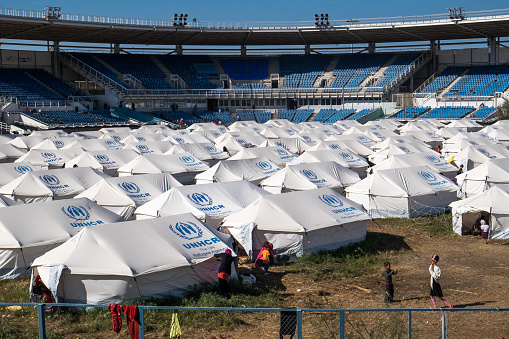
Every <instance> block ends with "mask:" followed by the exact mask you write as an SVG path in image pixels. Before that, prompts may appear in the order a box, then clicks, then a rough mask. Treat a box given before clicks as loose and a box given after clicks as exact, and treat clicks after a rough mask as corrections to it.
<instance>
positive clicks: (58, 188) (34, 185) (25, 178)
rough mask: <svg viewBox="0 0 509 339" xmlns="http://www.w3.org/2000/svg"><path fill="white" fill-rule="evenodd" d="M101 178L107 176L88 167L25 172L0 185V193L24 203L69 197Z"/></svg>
mask: <svg viewBox="0 0 509 339" xmlns="http://www.w3.org/2000/svg"><path fill="white" fill-rule="evenodd" d="M103 178H109V177H108V176H107V175H106V174H104V173H101V172H97V171H95V170H93V169H92V168H90V167H81V168H65V169H52V170H47V171H38V172H27V173H25V174H24V175H22V176H20V177H18V178H16V179H14V180H13V181H11V182H10V183H8V184H7V185H4V186H2V187H0V194H4V195H6V196H8V197H9V198H11V199H14V200H16V201H23V202H25V203H32V202H41V201H47V200H59V199H70V198H72V197H74V196H76V195H78V194H79V193H81V192H83V191H84V190H86V189H87V188H89V187H91V186H92V185H94V184H95V183H97V182H99V181H100V180H101V179H103Z"/></svg>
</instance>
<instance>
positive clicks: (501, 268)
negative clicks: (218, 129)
mask: <svg viewBox="0 0 509 339" xmlns="http://www.w3.org/2000/svg"><path fill="white" fill-rule="evenodd" d="M450 220H451V216H450V214H445V215H442V216H438V217H424V218H416V219H412V220H407V219H383V220H381V219H380V220H376V221H374V222H370V225H369V228H368V234H367V237H366V240H365V241H363V242H362V243H358V244H354V245H352V246H349V247H347V248H342V249H339V250H336V251H331V252H321V253H316V254H310V255H305V256H303V257H301V258H300V260H299V261H298V262H295V263H285V264H281V265H278V266H274V267H272V268H271V273H270V275H269V276H264V275H263V271H262V270H261V269H252V268H250V267H247V266H245V265H242V266H241V268H240V270H241V273H243V272H245V273H253V274H254V275H255V276H256V277H257V278H258V280H259V283H258V284H255V285H248V284H240V283H235V284H233V285H232V289H233V291H234V293H233V296H232V298H231V299H228V300H227V299H224V298H223V297H221V296H220V295H219V294H218V290H217V289H216V287H211V288H210V289H209V290H203V291H196V292H194V293H191V294H189V295H188V296H187V297H185V298H183V299H180V298H167V299H158V300H145V301H143V302H141V303H140V304H142V305H172V306H200V307H206V306H214V307H217V306H220V307H269V308H278V307H285V308H287V307H288V308H290V307H297V308H384V307H398V308H399V307H401V308H410V307H412V308H429V307H430V306H431V301H430V300H429V297H428V292H429V287H428V286H429V273H428V271H427V269H428V266H429V258H430V257H431V255H432V254H435V253H437V254H440V256H441V258H442V259H441V262H440V266H441V267H442V270H443V280H442V286H443V289H444V293H445V295H446V297H447V298H448V300H449V301H450V302H451V303H453V304H454V305H455V306H456V307H464V308H473V307H499V308H501V307H508V306H509V302H508V299H507V287H506V286H509V284H508V283H509V277H508V275H507V273H508V272H507V270H508V269H509V258H508V256H507V250H508V248H507V246H506V245H508V244H509V243H508V242H505V241H488V242H487V241H485V240H482V239H479V238H473V237H459V236H457V235H456V234H453V233H452V227H451V224H450ZM385 261H390V262H391V263H392V265H393V267H396V268H399V273H398V275H396V276H395V277H394V283H395V290H396V294H395V298H396V300H397V301H396V302H395V303H394V304H390V305H386V304H384V302H383V297H384V286H383V276H382V271H383V262H385ZM28 288H29V282H28V280H27V279H24V280H6V281H0V301H3V302H16V301H19V302H26V301H28ZM172 313H173V311H159V310H148V311H147V312H146V319H145V324H146V325H145V326H146V327H145V330H146V337H147V338H155V337H161V338H162V337H168V336H169V334H170V324H171V315H172ZM469 313H470V312H469ZM178 316H179V321H180V325H181V327H182V331H183V338H251V337H253V338H254V337H277V336H278V335H277V334H278V330H279V314H278V313H276V312H269V313H249V312H227V311H224V312H218V311H207V312H198V311H179V312H178ZM440 316H441V314H440V313H436V312H433V313H430V312H426V313H424V312H421V313H420V314H415V316H414V317H413V324H414V327H413V335H414V337H416V338H436V337H439V336H440ZM47 317H48V318H47V319H46V324H47V328H48V338H73V339H75V338H80V339H82V338H125V337H128V336H129V335H128V332H127V326H126V320H125V318H124V326H123V329H122V331H121V333H120V334H116V333H114V332H113V331H112V330H111V313H110V312H109V311H107V310H105V309H94V310H89V311H72V310H64V311H62V312H56V313H53V314H48V315H47ZM406 317H407V315H406V314H400V313H376V314H375V313H374V312H370V313H351V314H348V315H347V318H346V319H347V323H346V324H347V327H346V330H347V334H348V337H349V338H402V337H406V336H407V332H406V331H407V318H406ZM506 317H507V314H500V313H496V312H495V313H491V314H482V313H478V314H476V315H473V314H467V313H465V312H462V313H458V312H456V313H452V314H450V315H449V323H450V328H449V333H450V334H451V336H452V335H454V337H462V338H469V337H472V338H481V337H492V338H497V337H498V338H502V337H508V336H509V325H507V324H506V321H505V320H504V319H505V318H506ZM473 318H474V319H479V320H481V319H482V320H483V321H482V323H478V324H476V322H475V321H474V322H473V321H472V319H473ZM338 323H339V319H338V314H335V313H309V314H304V315H303V335H304V337H306V338H334V337H337V333H338ZM479 324H482V326H479ZM34 337H37V312H36V310H35V309H34V308H33V307H23V308H22V309H21V310H14V309H8V308H3V309H0V338H34Z"/></svg>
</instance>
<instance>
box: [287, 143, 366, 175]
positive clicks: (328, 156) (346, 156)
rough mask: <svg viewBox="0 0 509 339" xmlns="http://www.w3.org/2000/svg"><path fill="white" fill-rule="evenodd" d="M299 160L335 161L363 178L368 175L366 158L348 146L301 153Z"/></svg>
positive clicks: (310, 161)
mask: <svg viewBox="0 0 509 339" xmlns="http://www.w3.org/2000/svg"><path fill="white" fill-rule="evenodd" d="M297 160H298V161H304V162H307V163H313V162H324V161H335V162H337V163H338V164H339V165H341V166H343V167H347V168H350V169H351V170H352V171H354V172H356V173H357V174H358V175H359V176H360V177H361V178H364V177H365V176H366V169H367V168H368V166H369V165H368V162H367V161H366V159H364V158H362V157H360V156H359V155H357V154H356V153H355V152H352V151H350V150H349V149H347V148H340V149H330V150H324V151H307V152H304V153H303V154H302V155H300V156H299V157H298V158H297Z"/></svg>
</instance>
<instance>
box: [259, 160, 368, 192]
mask: <svg viewBox="0 0 509 339" xmlns="http://www.w3.org/2000/svg"><path fill="white" fill-rule="evenodd" d="M360 180H361V179H360V178H359V175H358V174H357V173H356V172H354V171H352V170H350V169H348V168H345V167H343V166H340V165H339V164H338V163H336V162H334V161H325V162H314V163H304V164H298V165H288V166H286V167H285V168H284V169H282V170H281V171H279V172H277V173H276V174H274V175H272V176H270V177H268V178H267V179H264V180H262V181H261V182H260V187H261V188H263V189H264V190H266V191H268V192H271V193H274V194H279V193H281V192H291V191H306V190H314V189H318V188H322V187H329V188H332V189H333V190H335V191H336V192H338V193H339V194H343V192H344V187H346V186H350V185H352V184H355V183H356V182H358V181H360Z"/></svg>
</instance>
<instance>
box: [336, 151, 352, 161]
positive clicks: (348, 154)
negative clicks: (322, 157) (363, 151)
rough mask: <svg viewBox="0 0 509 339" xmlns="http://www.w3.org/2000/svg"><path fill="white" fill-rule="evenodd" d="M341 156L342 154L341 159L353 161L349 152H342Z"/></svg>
mask: <svg viewBox="0 0 509 339" xmlns="http://www.w3.org/2000/svg"><path fill="white" fill-rule="evenodd" d="M339 154H341V157H342V158H343V159H345V160H353V155H351V154H350V153H348V152H340V153H339Z"/></svg>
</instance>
